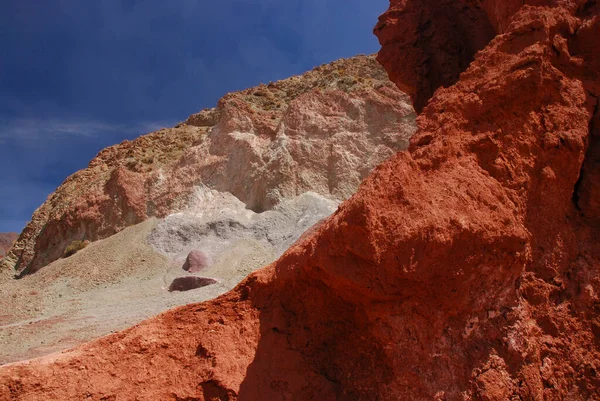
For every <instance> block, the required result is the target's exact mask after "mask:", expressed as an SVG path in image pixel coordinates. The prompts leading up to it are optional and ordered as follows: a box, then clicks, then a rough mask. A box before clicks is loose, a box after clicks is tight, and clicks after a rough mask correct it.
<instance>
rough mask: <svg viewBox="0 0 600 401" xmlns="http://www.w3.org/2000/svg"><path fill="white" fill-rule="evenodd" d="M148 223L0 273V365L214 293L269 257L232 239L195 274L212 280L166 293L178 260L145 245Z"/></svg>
mask: <svg viewBox="0 0 600 401" xmlns="http://www.w3.org/2000/svg"><path fill="white" fill-rule="evenodd" d="M156 224H157V221H156V220H154V219H151V220H148V221H146V222H144V223H141V224H139V225H137V226H134V227H130V228H128V229H126V230H124V231H122V232H121V233H118V234H116V235H114V236H112V237H110V238H107V239H105V240H102V241H98V242H95V243H92V244H90V245H89V246H88V247H87V248H86V249H83V250H82V251H80V252H79V253H77V254H75V255H73V256H71V257H70V258H67V259H60V260H57V261H56V262H54V263H52V264H50V265H48V266H47V267H45V268H44V269H42V270H41V271H39V272H38V273H36V274H34V275H32V276H26V277H25V278H23V279H20V280H14V279H12V278H10V277H7V276H4V277H2V278H1V279H0V294H1V295H0V364H5V363H10V362H14V361H18V360H23V359H30V358H35V357H38V356H41V355H45V354H48V353H51V352H56V351H60V350H65V349H68V348H71V347H73V346H75V345H78V344H80V343H82V342H85V341H89V340H90V339H93V338H96V337H101V336H103V335H106V334H110V333H112V332H115V331H118V330H122V329H125V328H127V327H129V326H132V325H134V324H136V323H138V322H140V321H142V320H144V319H146V318H149V317H151V316H154V315H156V314H159V313H161V312H163V311H165V310H168V309H170V308H173V307H175V306H178V305H185V304H188V303H192V302H201V301H204V300H207V299H211V298H214V297H216V296H218V295H220V294H222V293H224V292H226V291H228V290H229V289H231V288H233V287H234V286H235V285H236V284H237V283H238V282H239V281H241V280H242V279H243V278H244V277H245V276H246V275H247V274H248V273H250V272H251V271H253V270H255V269H257V268H259V267H261V266H263V265H265V264H267V263H269V262H270V261H271V260H272V259H273V255H272V252H270V251H269V250H268V249H265V248H264V246H262V245H260V244H259V243H258V242H257V241H252V240H247V241H244V240H240V241H238V242H237V243H235V244H233V252H231V253H228V254H227V255H224V257H223V258H221V259H220V260H218V261H216V263H215V264H214V265H213V266H212V267H211V268H209V269H208V270H206V271H204V272H202V273H203V274H202V275H203V276H209V277H212V278H215V279H217V280H218V283H217V284H214V285H211V286H207V287H203V288H198V289H195V290H192V291H187V292H168V291H167V288H168V285H169V284H170V283H171V281H172V280H173V279H174V278H175V277H180V276H183V275H185V274H186V273H185V272H184V271H182V270H181V263H180V262H179V261H170V260H169V258H167V257H166V256H163V255H161V254H159V253H157V252H156V251H154V250H153V249H152V248H151V247H150V246H148V245H147V244H146V241H145V238H146V237H147V235H148V234H149V233H150V231H151V230H152V228H153V227H154V226H155V225H156Z"/></svg>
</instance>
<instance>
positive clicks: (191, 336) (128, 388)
mask: <svg viewBox="0 0 600 401" xmlns="http://www.w3.org/2000/svg"><path fill="white" fill-rule="evenodd" d="M509 3H510V2H509ZM515 3H518V5H517V6H515V7H514V8H508V7H506V4H505V3H501V2H499V1H493V0H490V1H482V2H479V1H476V2H473V1H466V0H464V1H461V0H456V1H450V0H445V1H442V2H434V1H433V0H432V1H428V0H427V1H422V0H408V1H407V0H393V1H392V2H391V7H390V11H389V12H388V13H386V14H385V15H384V16H383V17H382V18H381V20H380V22H379V24H378V26H377V27H376V32H377V33H378V34H379V35H380V38H382V39H381V41H382V43H383V46H384V49H385V50H384V53H386V52H387V54H388V56H387V57H391V56H390V55H392V54H393V53H394V48H395V49H396V50H395V51H397V52H399V53H398V54H395V55H394V56H393V57H394V58H395V59H397V60H402V59H403V58H407V59H416V58H419V57H422V56H423V54H444V53H446V54H447V57H450V56H452V57H454V58H463V57H464V59H465V60H468V59H470V58H472V59H473V61H472V62H470V63H469V64H468V66H465V67H464V68H465V69H464V71H460V70H461V68H462V67H461V66H463V65H464V64H463V62H462V61H457V60H454V58H452V60H454V61H455V62H456V66H457V67H456V68H457V72H460V75H456V74H451V75H449V76H448V77H447V80H446V78H444V80H443V81H444V82H443V84H445V83H452V81H453V80H454V79H458V80H457V81H456V83H455V84H454V85H453V86H450V87H448V88H438V87H437V85H438V83H439V81H438V79H439V78H435V79H433V78H432V77H430V76H427V74H428V73H429V71H434V70H429V69H428V68H425V69H417V70H415V71H414V73H415V74H417V75H416V77H415V76H412V75H411V74H412V73H413V72H410V73H401V74H399V73H397V70H400V69H402V68H403V67H402V66H396V65H395V64H393V63H392V64H387V63H386V67H387V68H388V69H390V75H391V76H392V77H393V78H394V79H395V80H397V81H398V83H399V85H400V86H402V87H413V86H415V85H414V83H415V82H423V83H421V84H419V85H417V87H418V88H421V86H423V85H425V86H426V87H430V88H431V89H432V90H433V89H435V92H434V94H433V97H432V98H431V99H428V96H427V95H425V97H424V98H422V99H421V104H422V107H423V109H422V113H421V115H420V117H419V119H418V125H419V130H418V132H417V133H416V134H415V136H413V138H412V139H411V142H410V147H409V150H408V152H401V153H399V154H397V155H395V156H394V157H392V158H391V159H389V160H388V161H386V162H384V163H383V164H382V165H380V166H378V167H377V168H376V169H375V170H374V172H373V173H372V174H371V175H370V176H369V178H368V179H367V180H366V181H365V182H364V183H363V185H362V186H361V187H360V189H359V191H358V192H357V193H356V194H355V195H354V196H352V197H351V198H350V199H349V200H348V201H346V202H345V203H343V204H342V205H341V206H340V207H339V209H338V211H337V212H336V213H335V214H334V215H333V216H332V217H330V218H329V219H328V220H327V221H326V222H325V223H323V224H322V225H321V226H320V228H318V229H317V230H316V231H315V232H313V233H312V234H310V235H307V236H305V237H304V238H303V239H302V240H301V241H299V242H298V243H296V245H294V246H293V247H292V248H290V250H288V251H287V252H286V253H285V254H284V255H283V257H282V258H280V259H279V260H278V261H277V262H275V263H273V264H271V265H270V266H268V267H266V268H264V269H262V270H260V271H258V272H257V273H254V274H252V275H251V276H249V277H248V278H247V279H246V280H245V281H244V282H242V283H241V284H240V285H238V286H237V287H236V288H235V289H234V290H233V291H231V292H229V293H227V294H226V295H223V296H221V297H220V298H218V299H216V300H213V301H209V302H205V303H202V304H197V305H189V306H185V307H182V308H179V309H176V310H173V311H171V312H168V313H165V314H162V315H160V316H158V317H156V318H154V319H151V320H148V321H146V322H144V323H142V324H140V325H138V326H136V327H134V328H131V329H129V330H126V331H124V332H121V333H117V334H115V335H112V336H108V337H106V338H103V339H100V340H98V341H95V342H93V343H90V344H88V345H85V346H82V347H80V348H77V349H75V350H73V351H71V352H68V353H64V354H60V355H52V356H49V357H47V358H45V359H40V360H36V361H32V362H29V363H21V364H17V365H11V366H5V367H3V368H2V369H0V383H1V384H0V395H2V396H3V397H4V398H6V399H20V400H35V399H41V398H50V399H82V398H86V397H87V398H88V399H96V400H101V399H121V398H122V399H134V398H137V399H171V400H229V401H232V400H262V399H264V400H290V399H293V400H314V399H323V400H333V399H340V400H498V401H500V400H595V399H600V375H599V373H598V372H599V370H600V298H599V294H600V274H599V273H600V242H599V241H598V238H600V224H599V222H598V218H599V217H600V216H599V215H598V214H597V208H596V202H597V198H596V196H595V194H597V193H598V185H599V181H598V180H596V179H594V178H595V177H596V171H597V165H598V162H597V155H598V149H597V148H598V140H597V138H598V125H597V121H598V113H599V112H598V110H599V106H598V98H599V94H600V91H599V89H600V85H599V83H600V40H599V38H600V4H598V3H597V2H595V1H568V0H562V1H561V0H556V1H552V0H541V1H540V0H537V1H535V2H534V1H531V3H532V4H535V6H529V5H522V3H523V2H515ZM525 3H530V2H529V1H526V2H525ZM415 10H416V11H418V15H419V16H420V17H422V18H424V19H423V20H422V21H421V20H419V19H417V20H415V19H414V18H413V17H414V15H415V14H414V12H413V11H415ZM457 10H458V11H460V12H458V11H457ZM474 15H476V16H478V18H483V22H486V21H487V22H486V23H487V24H489V26H488V27H487V28H486V29H493V32H495V34H496V36H495V37H494V38H493V39H491V41H490V42H489V43H486V46H485V47H484V48H483V49H481V50H480V51H479V52H477V53H475V52H474V51H475V50H476V47H477V46H476V47H464V46H463V45H462V44H461V43H471V41H474V42H478V41H479V40H481V38H477V36H478V35H481V32H479V31H478V30H477V29H466V30H464V31H463V32H461V35H454V36H451V37H450V38H448V37H447V36H446V35H447V29H450V30H451V29H452V27H453V26H454V25H457V26H462V25H463V23H464V26H469V24H471V23H472V21H473V16H474ZM449 17H452V18H449ZM453 18H456V19H455V20H453ZM448 24H450V25H448ZM427 27H432V29H431V31H425V32H424V31H423V29H424V28H425V29H426V28H427ZM410 34H414V35H416V36H415V37H416V38H421V37H423V38H424V39H423V40H417V41H413V42H412V47H411V46H406V47H405V45H404V44H403V43H401V42H397V41H396V39H394V38H398V37H404V35H410ZM455 41H459V42H455ZM386 48H387V49H386ZM402 52H405V53H404V54H400V53H402ZM444 57H446V56H444ZM423 60H427V62H432V63H437V61H435V59H431V58H428V57H425V58H424V59H423ZM437 60H440V61H443V60H444V58H439V59H437ZM422 74H425V76H423V75H422ZM424 82H429V83H427V84H424ZM413 96H415V99H417V98H418V97H419V94H418V93H417V92H415V93H413Z"/></svg>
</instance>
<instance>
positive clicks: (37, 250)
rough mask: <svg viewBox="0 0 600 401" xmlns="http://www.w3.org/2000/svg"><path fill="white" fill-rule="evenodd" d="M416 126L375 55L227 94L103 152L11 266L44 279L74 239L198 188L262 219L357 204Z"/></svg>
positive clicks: (38, 223) (144, 214) (59, 197)
mask: <svg viewBox="0 0 600 401" xmlns="http://www.w3.org/2000/svg"><path fill="white" fill-rule="evenodd" d="M414 119H415V114H414V111H413V109H412V106H410V104H409V103H408V98H407V96H406V95H404V94H403V93H402V92H400V91H399V90H398V89H397V88H396V87H395V86H394V85H393V84H392V83H391V82H389V80H388V79H387V76H386V73H385V71H384V70H383V69H382V68H381V67H380V66H379V65H378V64H377V62H376V61H375V58H374V57H373V56H358V57H355V58H351V59H347V60H340V61H336V62H334V63H331V64H328V65H323V66H320V67H317V68H315V69H314V70H312V71H310V72H308V73H306V74H304V75H302V76H298V77H292V78H289V79H286V80H283V81H278V82H272V83H269V84H268V85H261V86H259V87H256V88H251V89H248V90H244V91H241V92H237V93H232V94H228V95H226V96H224V97H223V98H222V99H221V100H220V101H219V103H218V106H217V107H216V108H214V109H208V110H204V111H202V112H200V113H198V114H195V115H192V116H191V117H190V118H189V119H188V120H187V121H186V122H185V123H182V124H180V125H178V126H177V127H175V128H170V129H165V130H161V131H158V132H155V133H152V134H149V135H145V136H142V137H140V138H138V139H136V140H134V141H132V142H127V141H126V142H124V143H122V144H120V145H116V146H112V147H109V148H107V149H104V150H103V151H101V152H100V153H99V154H98V156H97V157H96V158H95V159H94V160H92V161H91V162H90V165H89V166H88V168H87V169H84V170H81V171H79V172H77V173H75V174H74V175H72V176H71V177H69V178H68V179H67V180H66V181H65V182H64V183H63V184H62V185H61V186H60V187H59V188H58V189H57V190H56V191H55V192H54V193H53V194H52V195H51V196H50V197H49V198H48V200H47V201H46V202H45V203H44V204H43V205H42V206H41V207H40V208H39V209H38V210H37V211H36V212H35V213H34V215H33V217H32V221H31V222H30V223H29V224H28V225H27V227H26V228H25V229H24V231H23V232H22V234H21V236H20V237H19V239H18V240H17V241H16V243H15V245H14V246H13V247H12V249H11V250H10V252H9V253H8V255H7V257H6V258H5V259H4V260H3V261H2V265H1V266H2V267H3V268H4V269H9V270H13V271H16V273H18V274H20V275H21V276H22V275H24V274H27V273H33V272H35V271H37V270H39V269H40V268H41V267H43V266H45V265H47V264H48V263H50V262H52V261H54V260H56V259H58V258H59V257H60V256H61V255H62V254H63V251H64V249H65V247H66V246H67V245H68V244H70V243H71V242H72V241H74V240H84V239H85V240H90V241H95V240H97V239H100V238H106V237H108V236H110V235H113V234H114V233H116V232H118V231H120V230H122V229H123V228H125V227H127V226H131V225H133V224H137V223H139V222H142V221H144V220H146V219H147V218H149V217H152V216H155V217H165V216H167V215H169V214H172V213H175V212H179V211H181V210H185V209H186V208H187V207H188V206H189V202H190V201H192V200H193V194H194V193H195V191H196V189H197V187H198V186H199V185H204V186H208V187H210V188H212V189H215V190H218V191H222V192H229V193H231V194H233V195H234V196H236V197H237V198H238V199H239V200H241V201H242V202H243V203H244V204H245V205H246V207H247V208H248V209H250V210H253V211H255V212H262V211H265V210H270V209H272V208H273V207H274V206H275V205H277V204H278V203H279V202H280V201H281V200H282V199H288V198H292V197H295V196H297V195H301V194H302V193H304V192H306V191H314V192H316V193H319V194H320V195H324V196H326V197H328V198H331V199H333V200H337V201H340V200H343V199H346V198H347V197H349V196H350V195H351V194H352V193H353V192H354V191H355V190H356V188H357V187H358V185H359V184H360V182H361V180H362V179H363V178H365V177H366V176H367V175H368V174H369V172H370V171H371V169H372V168H373V167H374V166H376V165H377V164H379V163H381V162H382V161H383V160H385V159H386V158H388V157H390V156H391V155H393V154H394V153H395V152H396V151H398V150H400V149H404V148H406V146H407V145H408V138H409V137H410V136H411V135H412V133H413V132H414V130H415V124H414Z"/></svg>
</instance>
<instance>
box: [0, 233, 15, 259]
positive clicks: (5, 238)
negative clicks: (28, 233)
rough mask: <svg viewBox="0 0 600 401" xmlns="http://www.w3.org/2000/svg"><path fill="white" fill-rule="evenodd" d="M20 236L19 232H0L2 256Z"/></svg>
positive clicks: (0, 251)
mask: <svg viewBox="0 0 600 401" xmlns="http://www.w3.org/2000/svg"><path fill="white" fill-rule="evenodd" d="M18 236H19V234H17V233H0V258H2V256H4V255H5V254H6V251H8V250H9V249H10V247H11V246H12V244H13V242H14V240H16V239H17V237H18Z"/></svg>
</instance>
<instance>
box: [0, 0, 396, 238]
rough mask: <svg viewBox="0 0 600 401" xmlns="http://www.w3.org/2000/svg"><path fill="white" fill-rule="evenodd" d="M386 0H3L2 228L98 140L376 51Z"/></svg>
mask: <svg viewBox="0 0 600 401" xmlns="http://www.w3.org/2000/svg"><path fill="white" fill-rule="evenodd" d="M387 6H388V1H387V0H369V1H365V0H286V1H280V0H277V1H276V0H219V1H214V0H213V1H206V0H170V1H164V0H96V1H81V0H18V1H16V0H0V171H1V172H2V174H0V232H5V231H17V232H18V231H20V230H21V229H22V228H23V227H24V225H25V224H26V223H27V222H28V221H29V220H30V218H31V214H32V213H33V211H34V210H35V209H36V208H37V207H38V206H39V205H41V204H42V202H43V201H44V200H45V199H46V197H47V196H48V195H49V194H50V193H51V192H53V191H54V189H55V188H56V187H57V186H59V185H60V184H61V183H62V182H63V181H64V179H65V178H66V177H67V176H68V175H70V174H72V173H73V172H75V171H77V170H79V169H81V168H84V167H85V166H86V165H87V163H88V162H89V160H90V159H92V158H93V157H94V156H95V155H96V154H97V153H98V151H99V150H100V149H102V148H104V147H106V146H109V145H112V144H115V143H119V142H121V141H123V140H124V139H132V138H135V137H137V136H139V135H141V134H143V133H146V132H150V131H152V130H155V129H157V128H160V127H167V126H172V125H174V124H175V123H177V122H178V121H182V120H184V119H185V118H186V117H187V116H188V115H189V114H192V113H194V112H197V111H199V110H201V109H203V108H205V107H213V106H214V105H215V104H216V102H217V100H218V98H219V97H221V96H222V95H224V94H225V93H227V92H230V91H235V90H240V89H244V88H247V87H251V86H255V85H257V84H259V83H261V82H262V83H267V82H269V81H273V80H276V79H281V78H286V77H288V76H291V75H295V74H299V73H302V72H304V71H306V70H309V69H311V68H312V67H314V66H316V65H320V64H323V63H327V62H330V61H333V60H335V59H338V58H340V57H351V56H353V55H355V54H359V53H373V52H376V51H377V50H379V46H378V44H377V40H376V38H375V37H374V36H373V35H372V33H371V30H372V27H373V26H374V25H375V23H376V21H377V17H378V16H379V14H381V13H383V12H384V11H385V9H386V8H387Z"/></svg>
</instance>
